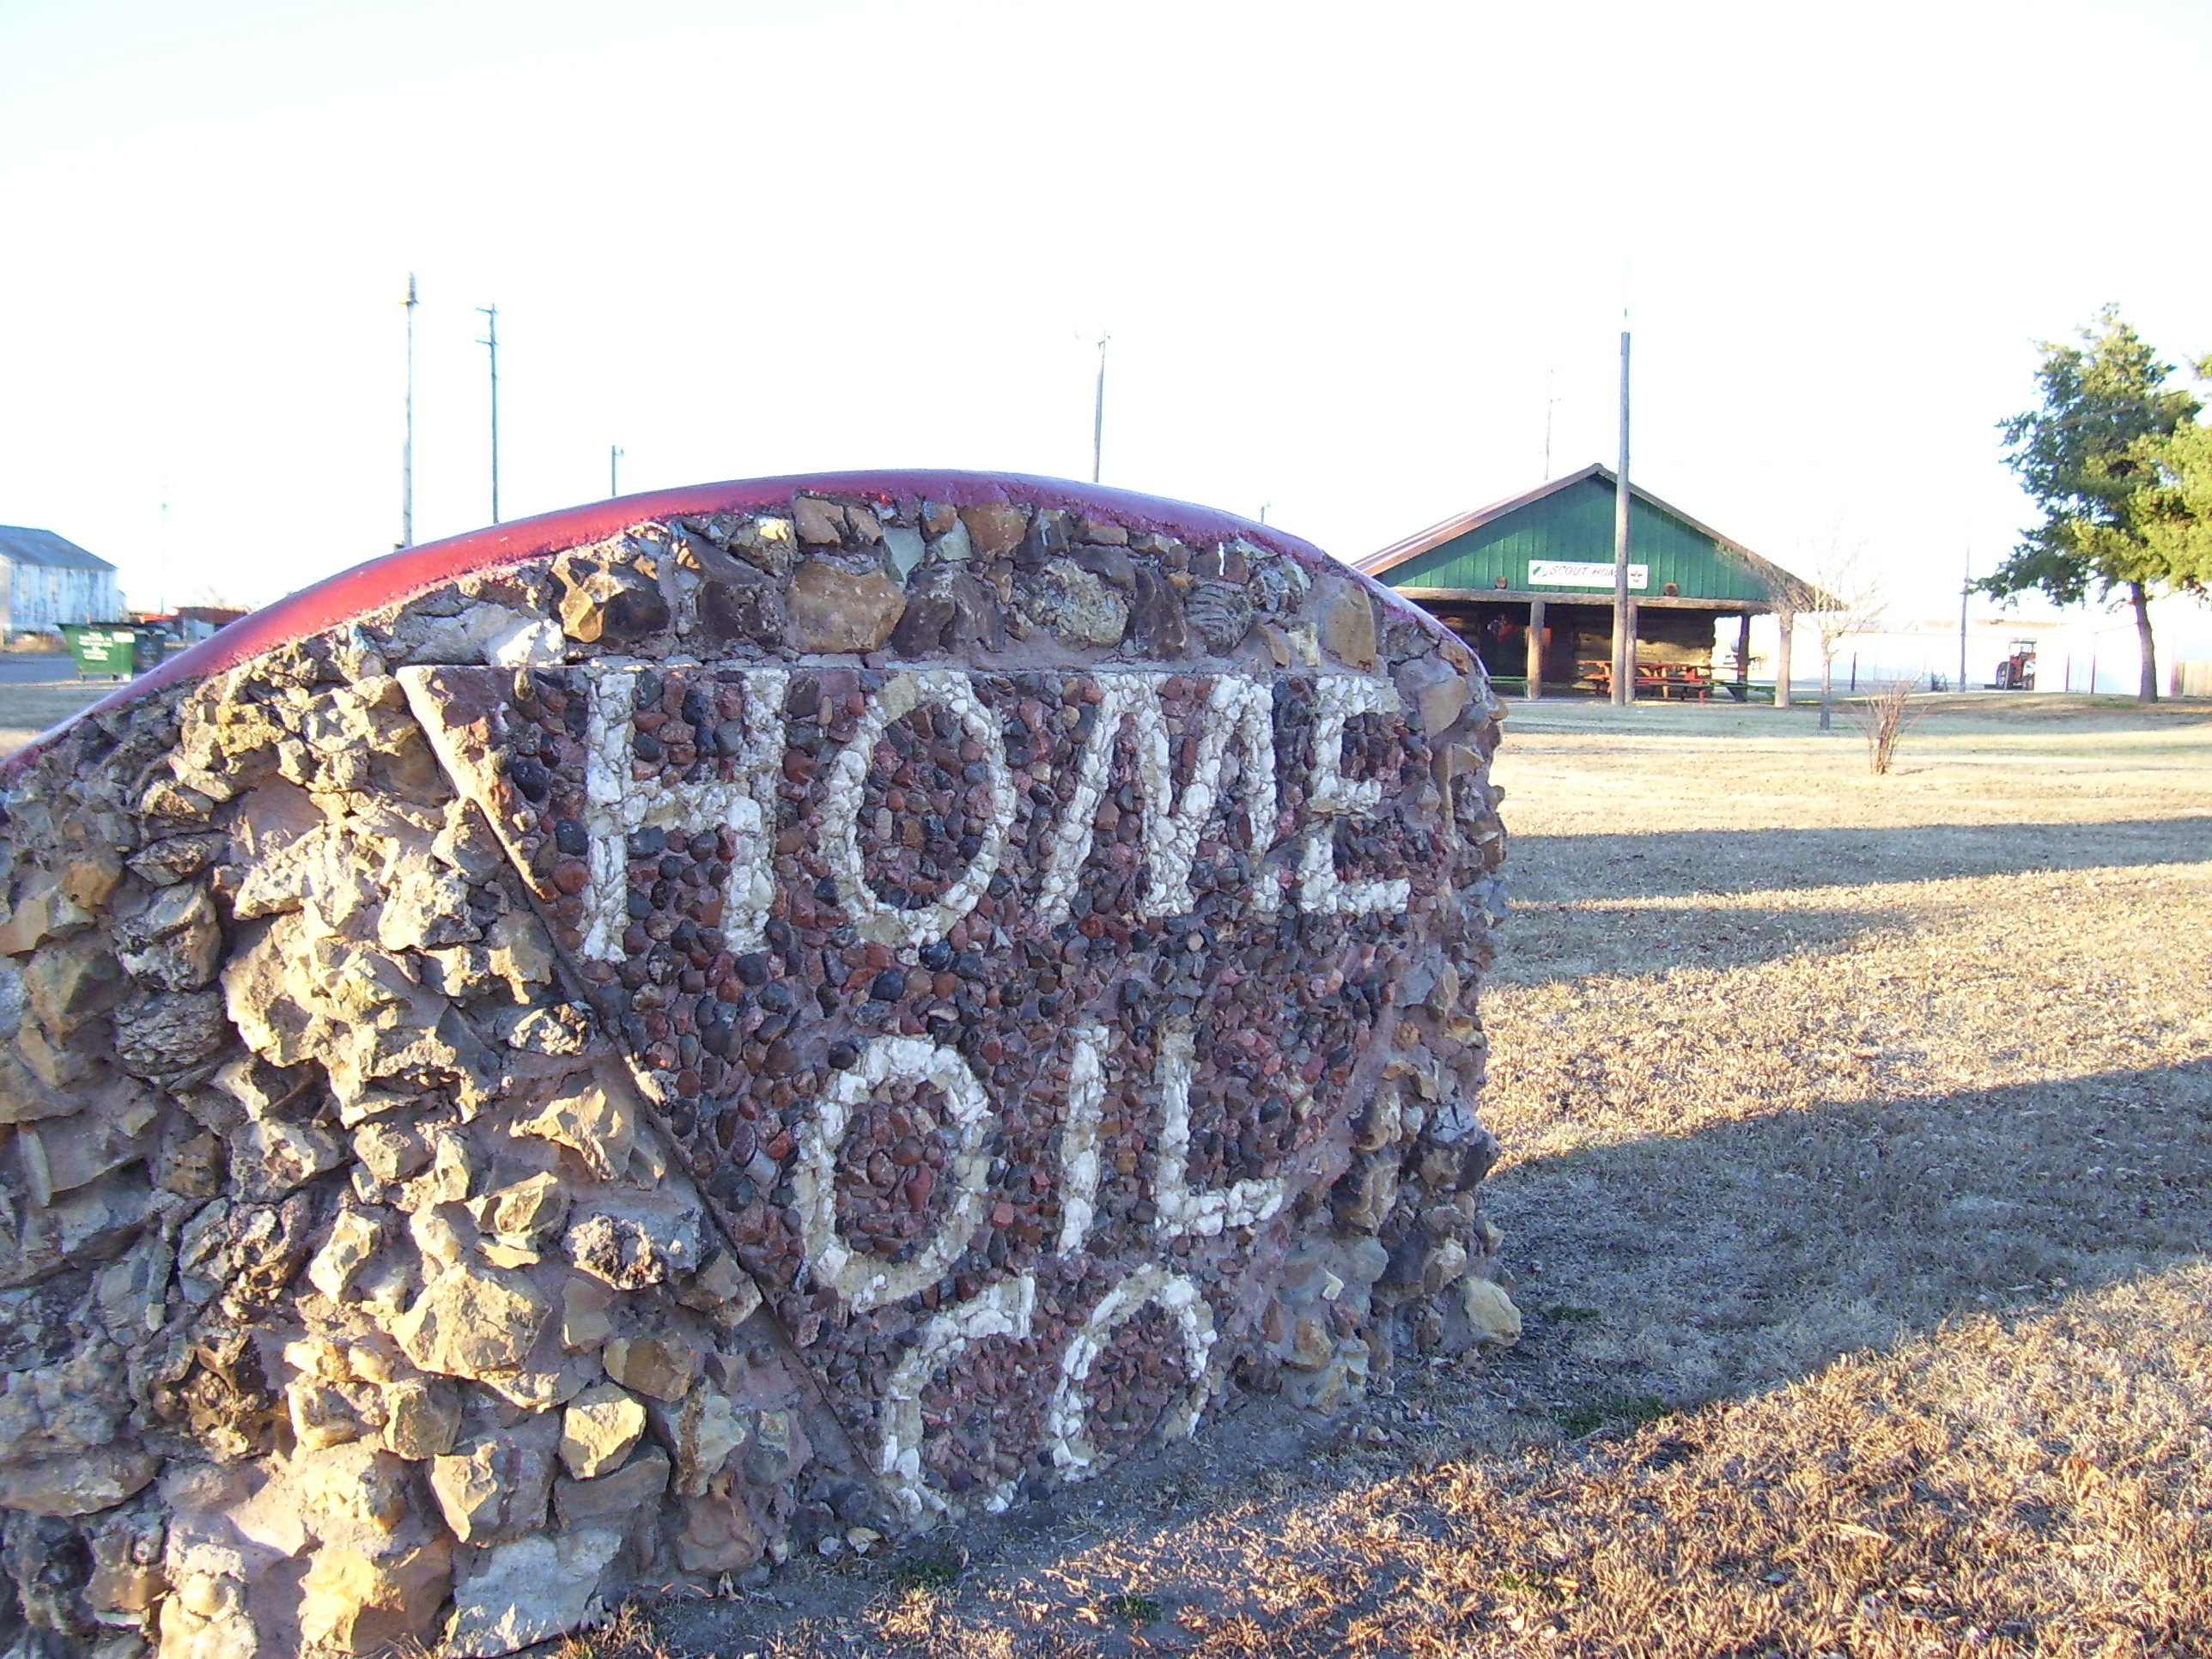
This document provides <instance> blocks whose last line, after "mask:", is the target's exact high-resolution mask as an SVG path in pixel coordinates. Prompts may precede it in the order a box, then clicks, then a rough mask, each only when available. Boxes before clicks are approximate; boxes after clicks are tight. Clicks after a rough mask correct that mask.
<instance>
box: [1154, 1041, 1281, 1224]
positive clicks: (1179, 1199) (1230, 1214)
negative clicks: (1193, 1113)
mask: <svg viewBox="0 0 2212 1659" xmlns="http://www.w3.org/2000/svg"><path fill="white" fill-rule="evenodd" d="M1194 1054H1195V1045H1194V1043H1193V1042H1192V1041H1191V1035H1190V1026H1189V1025H1188V1024H1187V1023H1185V1022H1182V1021H1172V1022H1170V1023H1169V1024H1167V1025H1165V1026H1164V1027H1163V1028H1162V1030H1161V1032H1160V1060H1159V1069H1158V1081H1159V1091H1160V1162H1159V1169H1158V1173H1156V1174H1155V1175H1154V1176H1153V1177H1152V1204H1153V1206H1154V1207H1155V1208H1156V1209H1157V1210H1158V1212H1159V1218H1158V1220H1157V1221H1156V1222H1154V1223H1153V1229H1154V1231H1157V1232H1159V1233H1161V1234H1163V1235H1165V1236H1167V1237H1173V1236H1175V1235H1176V1234H1178V1233H1197V1234H1200V1235H1201V1236H1203V1237H1212V1236H1213V1235H1214V1234H1216V1233H1218V1232H1219V1231H1221V1230H1222V1229H1223V1228H1225V1227H1256V1226H1258V1225H1260V1223H1261V1222H1262V1221H1265V1220H1266V1219H1267V1218H1268V1217H1270V1216H1272V1215H1273V1214H1274V1213H1275V1212H1276V1211H1278V1210H1279V1209H1281V1208H1282V1207H1283V1195H1284V1185H1283V1182H1282V1179H1281V1177H1280V1176H1275V1177H1272V1178H1270V1179H1267V1180H1264V1181H1257V1180H1255V1181H1240V1182H1237V1183H1236V1185H1234V1186H1232V1187H1228V1188H1218V1187H1217V1188H1201V1189H1200V1190H1198V1191H1196V1192H1194V1191H1192V1190H1191V1188H1190V1184H1189V1183H1190V1079H1191V1070H1192V1062H1193V1060H1194Z"/></svg>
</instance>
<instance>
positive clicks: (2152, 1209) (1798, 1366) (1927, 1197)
mask: <svg viewBox="0 0 2212 1659" xmlns="http://www.w3.org/2000/svg"><path fill="white" fill-rule="evenodd" d="M1484 1207H1485V1209H1486V1212H1488V1213H1490V1214H1491V1215H1492V1217H1493V1218H1495V1219H1496V1220H1497V1221H1498V1223H1499V1225H1503V1226H1504V1228H1505V1230H1506V1231H1507V1233H1508V1235H1509V1237H1510V1241H1511V1242H1510V1244H1509V1245H1508V1247H1507V1249H1506V1257H1505V1259H1506V1261H1507V1264H1508V1266H1509V1267H1510V1268H1511V1269H1512V1270H1513V1271H1514V1272H1515V1273H1516V1274H1517V1275H1518V1276H1519V1279H1520V1284H1519V1285H1518V1287H1516V1291H1515V1296H1516V1299H1517V1300H1518V1301H1519V1302H1520V1303H1521V1304H1522V1308H1523V1310H1524V1311H1525V1312H1526V1313H1528V1315H1529V1316H1530V1317H1529V1319H1528V1333H1527V1334H1526V1336H1525V1337H1524V1339H1523V1342H1522V1346H1521V1347H1520V1348H1519V1349H1517V1350H1516V1351H1514V1352H1513V1353H1512V1354H1511V1355H1510V1356H1509V1358H1508V1359H1507V1361H1506V1362H1505V1364H1506V1368H1507V1369H1509V1370H1514V1371H1517V1372H1520V1373H1522V1374H1524V1375H1526V1376H1528V1379H1529V1381H1530V1382H1532V1383H1539V1384H1540V1385H1541V1386H1544V1387H1547V1388H1549V1389H1551V1390H1552V1391H1553V1393H1554V1394H1555V1395H1561V1396H1563V1397H1565V1398H1567V1399H1569V1400H1573V1399H1577V1398H1580V1397H1582V1396H1584V1395H1587V1396H1589V1397H1590V1398H1593V1399H1597V1398H1603V1397H1610V1396H1620V1397H1623V1398H1626V1397H1630V1396H1642V1395H1658V1396H1661V1397H1663V1398H1665V1399H1666V1400H1667V1401H1668V1402H1669V1403H1670V1404H1672V1405H1676V1406H1680V1405H1688V1404H1695V1403H1699V1402H1701V1401H1705V1400H1707V1399H1711V1398H1715V1397H1718V1396H1721V1395H1728V1394H1732V1393H1741V1392H1747V1391H1751V1390H1757V1389H1767V1388H1771V1387H1775V1386H1778V1385H1780V1384H1783V1383H1788V1382H1790V1381H1792V1380H1793V1379H1795V1378H1796V1377H1799V1376H1805V1375H1808V1374H1809V1373H1811V1372H1813V1371H1815V1370H1819V1369H1820V1368H1821V1367H1823V1366H1825V1365H1826V1364H1830V1363H1831V1362H1832V1361H1833V1360H1834V1359H1835V1358H1838V1356H1839V1355H1842V1354H1844V1353H1848V1352H1853V1351H1855V1350H1857V1349H1860V1348H1864V1347H1870V1346H1887V1345H1889V1344H1891V1343H1893V1342H1895V1341H1897V1340H1899V1338H1901V1337H1903V1336H1905V1335H1907V1334H1911V1333H1914V1332H1920V1331H1928V1330H1932V1329H1934V1328H1936V1327H1937V1326H1939V1325H1940V1324H1942V1322H1943V1321H1944V1320H1945V1319H1947V1318H1948V1317H1950V1316H1954V1315H1959V1314H1965V1313H1976V1312H2003V1311H2005V1310H2008V1309H2015V1308H2021V1307H2025V1306H2028V1305H2031V1304H2038V1303H2041V1302H2045V1301H2047V1300H2049V1299H2050V1298H2051V1297H2056V1296H2057V1295H2060V1294H2063V1293H2065V1292H2066V1291H2069V1290H2082V1289H2094V1288H2096V1287H2097V1286H2099V1285H2107V1284H2112V1283H2114V1282H2117V1281H2119V1280H2122V1279H2129V1278H2132V1277H2135V1276H2136V1275H2139V1274H2142V1273H2147V1272H2150V1271H2153V1270H2155V1269H2158V1268H2161V1267H2168V1266H2171V1265H2172V1264H2173V1263H2174V1262H2176V1261H2181V1260H2184V1259H2186V1258H2189V1257H2192V1256H2196V1255H2201V1254H2202V1253H2203V1251H2204V1249H2205V1248H2206V1241H2207V1240H2208V1239H2212V1062H2197V1063H2192V1064H2189V1065H2184V1066H2173V1067H2168V1068H2162V1069H2157V1070H2146V1071H2140V1072H2112V1073H2098V1074H2094V1075H2092V1076H2089V1077H2085V1078H2079V1079H2070V1080H2066V1081H2059V1082H2046V1083H2035V1084H2027V1085H2018V1086H2015V1087H2007V1088H1999V1089H1990V1090H1986V1091H1972V1092H1967V1093H1960V1094H1944V1095H1927V1096H1917V1097H1905V1098H1891V1099H1885V1100H1871V1101H1853V1102H1849V1103H1834V1104H1830V1105H1826V1106H1822V1107H1820V1108H1817V1109H1811V1110H1806V1111H1792V1112H1784V1113H1778V1114H1776V1115H1772V1116H1769V1117H1761V1118H1753V1119H1748V1120H1741V1121H1733V1122H1728V1123H1723V1124H1718V1125H1714V1126H1711V1127H1706V1128H1702V1129H1699V1130H1698V1131H1696V1132H1694V1133H1690V1134H1686V1135H1683V1136H1680V1137H1666V1138H1647V1139H1638V1140H1632V1141H1627V1142H1624V1143H1622V1144H1620V1145H1617V1146H1601V1147H1590V1148H1584V1149H1582V1150H1578V1151H1576V1152H1570V1153H1566V1154H1563V1155H1561V1156H1559V1157H1556V1158H1538V1159H1534V1160H1531V1161H1530V1162H1528V1163H1526V1164H1519V1165H1515V1166H1511V1167H1509V1168H1507V1169H1505V1170H1501V1171H1499V1172H1498V1174H1497V1175H1495V1176H1492V1179H1491V1181H1490V1182H1487V1183H1486V1194H1485V1206H1484Z"/></svg>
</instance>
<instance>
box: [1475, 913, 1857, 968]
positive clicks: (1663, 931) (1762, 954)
mask: <svg viewBox="0 0 2212 1659" xmlns="http://www.w3.org/2000/svg"><path fill="white" fill-rule="evenodd" d="M1897 925H1898V918H1897V917H1896V916H1895V915H1890V914H1886V913H1884V912H1881V911H1876V910H1863V909H1845V908H1838V909H1810V908H1806V909H1798V908H1781V907H1774V908H1752V907H1747V906H1742V905H1713V906H1711V907H1705V906H1692V907H1686V908H1668V909H1664V910H1654V909H1648V908H1641V907H1638V906H1635V905H1629V904H1587V903H1585V904H1578V905H1574V906H1569V905H1566V904H1565V903H1560V904H1558V905H1550V904H1530V903H1527V902H1520V901H1516V903H1515V906H1514V911H1513V915H1512V918H1511V920H1510V922H1509V923H1508V924H1507V926H1506V927H1505V928H1504V931H1503V932H1502V933H1500V934H1499V936H1498V938H1499V945H1498V960H1497V963H1495V965H1494V966H1493V967H1492V970H1491V972H1490V974H1489V975H1488V976H1487V978H1486V981H1485V983H1486V984H1487V985H1489V986H1492V987H1503V986H1507V985H1541V984H1545V983H1547V982H1549V981H1554V980H1574V979H1588V978H1593V977H1596V976H1599V975H1623V976H1628V975H1645V974H1664V973H1667V972H1668V971H1670V970H1672V969H1687V970H1690V971H1692V972H1694V971H1696V970H1698V969H1711V970H1714V971H1717V972H1718V971H1725V970H1729V969H1741V968H1748V967H1753V966H1755V965H1757V964H1758V963H1763V962H1772V961H1775V960H1777V959H1778V958H1780V957H1789V956H1796V955H1799V954H1801V953H1806V952H1814V953H1819V954H1823V955H1825V954H1828V953H1831V952H1834V951H1843V950H1845V949H1847V948H1849V947H1850V945H1852V944H1853V943H1854V942H1856V941H1857V940H1858V939H1863V938H1864V937H1865V936H1866V935H1868V934H1869V933H1874V932H1875V931H1876V930H1877V929H1879V928H1882V927H1896V926H1897Z"/></svg>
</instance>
